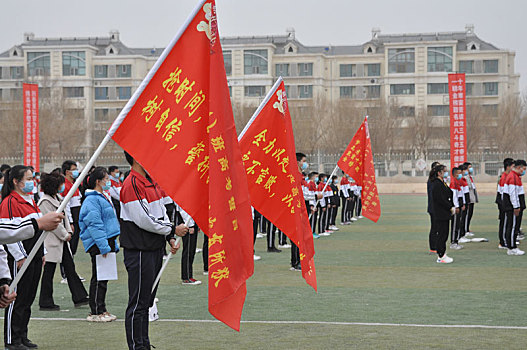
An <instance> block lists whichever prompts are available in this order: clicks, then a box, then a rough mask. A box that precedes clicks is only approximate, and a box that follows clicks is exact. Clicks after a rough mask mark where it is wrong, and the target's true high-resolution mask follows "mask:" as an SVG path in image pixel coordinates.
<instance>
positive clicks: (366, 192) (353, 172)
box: [337, 117, 381, 222]
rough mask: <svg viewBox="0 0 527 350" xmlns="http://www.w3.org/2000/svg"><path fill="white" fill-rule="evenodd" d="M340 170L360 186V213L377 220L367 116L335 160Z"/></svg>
mask: <svg viewBox="0 0 527 350" xmlns="http://www.w3.org/2000/svg"><path fill="white" fill-rule="evenodd" d="M337 164H338V166H339V168H340V169H342V171H344V172H345V173H346V174H348V175H349V176H351V177H352V178H353V179H355V181H356V182H357V185H359V186H361V187H362V192H361V200H362V213H363V215H364V216H365V217H367V218H368V219H370V220H372V221H374V222H377V220H379V217H380V216H381V202H380V201H379V193H378V192H377V182H376V180H375V168H374V166H373V153H372V151H371V140H370V131H369V129H368V117H366V118H364V121H363V122H362V124H361V125H360V128H359V130H357V132H356V133H355V136H353V139H351V142H350V144H349V145H348V148H346V150H345V151H344V154H343V155H342V157H340V159H339V161H338V162H337Z"/></svg>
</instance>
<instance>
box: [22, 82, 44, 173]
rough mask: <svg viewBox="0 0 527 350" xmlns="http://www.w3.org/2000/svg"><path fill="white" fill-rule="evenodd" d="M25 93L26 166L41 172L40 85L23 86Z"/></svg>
mask: <svg viewBox="0 0 527 350" xmlns="http://www.w3.org/2000/svg"><path fill="white" fill-rule="evenodd" d="M22 90H23V92H24V164H25V165H31V166H32V167H33V168H35V171H40V149H39V133H38V84H26V83H24V84H22Z"/></svg>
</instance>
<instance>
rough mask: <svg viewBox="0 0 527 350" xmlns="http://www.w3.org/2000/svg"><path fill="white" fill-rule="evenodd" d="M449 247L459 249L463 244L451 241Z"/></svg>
mask: <svg viewBox="0 0 527 350" xmlns="http://www.w3.org/2000/svg"><path fill="white" fill-rule="evenodd" d="M450 249H455V250H460V249H463V246H462V245H459V244H457V243H452V244H451V245H450Z"/></svg>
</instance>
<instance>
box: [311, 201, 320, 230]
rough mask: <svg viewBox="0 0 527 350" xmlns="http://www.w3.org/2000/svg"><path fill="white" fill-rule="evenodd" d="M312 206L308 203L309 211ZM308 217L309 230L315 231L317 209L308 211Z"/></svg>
mask: <svg viewBox="0 0 527 350" xmlns="http://www.w3.org/2000/svg"><path fill="white" fill-rule="evenodd" d="M313 207H314V206H313V205H310V206H309V208H310V211H311V208H313ZM310 216H311V217H310V219H309V224H310V225H311V231H313V234H315V233H316V230H317V218H318V210H317V211H314V212H311V213H310Z"/></svg>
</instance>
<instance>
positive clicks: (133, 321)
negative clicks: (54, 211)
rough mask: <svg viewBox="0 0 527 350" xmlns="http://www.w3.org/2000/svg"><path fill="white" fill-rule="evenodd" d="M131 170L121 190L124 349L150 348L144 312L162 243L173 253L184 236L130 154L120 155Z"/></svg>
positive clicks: (151, 296)
mask: <svg viewBox="0 0 527 350" xmlns="http://www.w3.org/2000/svg"><path fill="white" fill-rule="evenodd" d="M124 155H125V157H126V161H127V162H128V164H130V166H131V167H132V169H131V170H130V174H129V175H128V177H126V179H125V180H124V183H123V186H122V188H121V221H120V224H121V238H120V241H121V246H122V247H123V248H124V253H123V255H124V265H125V267H126V271H127V273H128V306H127V308H126V318H125V329H126V340H127V343H128V348H129V349H131V350H138V349H150V339H149V336H148V322H149V321H148V309H149V307H151V306H152V305H153V304H154V298H155V294H156V291H157V288H156V289H154V291H153V292H152V286H153V284H154V280H155V278H156V276H157V274H158V273H159V270H160V269H161V265H162V263H163V250H164V248H165V245H166V242H167V241H168V242H169V244H170V248H171V249H170V251H171V253H172V254H175V253H176V251H177V250H178V249H179V244H178V245H176V239H175V238H174V234H176V235H177V236H181V237H183V236H185V235H186V234H187V232H188V228H187V227H186V226H185V225H179V226H177V227H176V226H174V225H173V224H172V223H171V222H170V220H169V218H168V216H167V213H166V208H165V206H164V203H163V202H162V199H163V197H162V196H161V193H162V192H161V189H160V188H159V186H158V185H157V184H156V183H155V182H154V180H152V178H150V176H149V175H148V174H147V173H146V171H145V169H144V168H143V167H142V166H141V164H139V163H138V162H137V161H136V160H135V159H134V158H133V157H132V156H131V155H130V154H128V153H127V152H124Z"/></svg>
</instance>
